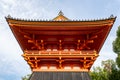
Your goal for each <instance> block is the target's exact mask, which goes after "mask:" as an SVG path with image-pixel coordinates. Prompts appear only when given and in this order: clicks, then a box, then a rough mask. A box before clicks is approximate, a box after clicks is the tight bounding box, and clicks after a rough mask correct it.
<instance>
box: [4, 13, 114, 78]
mask: <svg viewBox="0 0 120 80" xmlns="http://www.w3.org/2000/svg"><path fill="white" fill-rule="evenodd" d="M115 19H116V17H114V16H110V17H109V18H106V19H99V20H82V21H81V20H71V19H69V18H67V17H65V16H64V14H63V13H62V11H60V12H59V14H58V16H57V17H55V18H53V19H52V20H27V19H26V20H23V19H18V18H13V17H11V16H8V17H6V20H7V22H8V25H9V27H10V28H11V30H12V32H13V34H14V36H15V38H16V40H17V41H18V43H19V45H20V47H21V49H22V51H23V55H22V56H23V57H24V59H25V61H27V63H28V65H29V66H30V68H31V70H32V75H31V77H30V80H91V78H90V76H89V74H88V72H89V71H90V68H91V66H92V65H93V63H94V61H95V60H96V58H97V57H98V56H99V52H100V50H101V48H102V46H103V44H104V42H105V40H106V38H107V36H108V34H109V32H110V30H111V28H112V26H113V24H114V22H115Z"/></svg>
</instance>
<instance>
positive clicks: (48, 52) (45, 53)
mask: <svg viewBox="0 0 120 80" xmlns="http://www.w3.org/2000/svg"><path fill="white" fill-rule="evenodd" d="M24 53H25V54H26V55H98V54H97V52H96V51H95V50H87V51H36V50H26V51H24Z"/></svg>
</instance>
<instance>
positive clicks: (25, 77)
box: [22, 74, 31, 80]
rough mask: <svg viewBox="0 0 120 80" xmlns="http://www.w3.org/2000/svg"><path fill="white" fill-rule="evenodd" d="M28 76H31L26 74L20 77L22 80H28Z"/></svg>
mask: <svg viewBox="0 0 120 80" xmlns="http://www.w3.org/2000/svg"><path fill="white" fill-rule="evenodd" d="M30 76H31V74H28V75H26V76H24V77H22V80H29V78H30Z"/></svg>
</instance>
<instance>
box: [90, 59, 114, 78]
mask: <svg viewBox="0 0 120 80" xmlns="http://www.w3.org/2000/svg"><path fill="white" fill-rule="evenodd" d="M101 66H102V67H96V68H93V71H92V72H90V76H91V78H92V80H109V76H110V74H111V73H112V67H115V66H116V64H115V62H114V61H113V60H106V61H102V62H101Z"/></svg>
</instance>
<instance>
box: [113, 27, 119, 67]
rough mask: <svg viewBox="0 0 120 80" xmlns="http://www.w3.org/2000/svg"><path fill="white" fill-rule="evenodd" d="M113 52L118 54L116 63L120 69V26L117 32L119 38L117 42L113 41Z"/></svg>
mask: <svg viewBox="0 0 120 80" xmlns="http://www.w3.org/2000/svg"><path fill="white" fill-rule="evenodd" d="M113 51H114V52H115V53H116V54H117V58H116V63H117V65H118V67H119V68H120V26H119V27H118V30H117V37H116V39H115V41H113Z"/></svg>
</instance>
